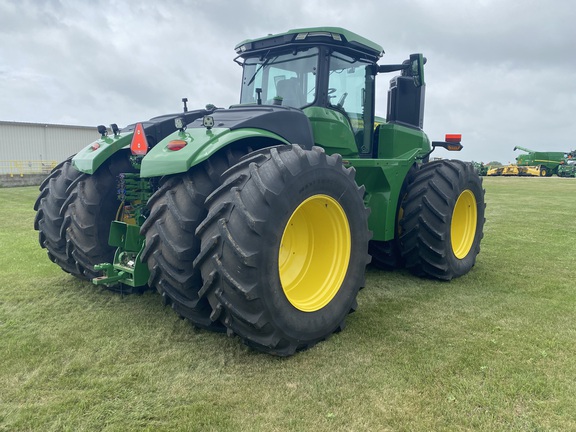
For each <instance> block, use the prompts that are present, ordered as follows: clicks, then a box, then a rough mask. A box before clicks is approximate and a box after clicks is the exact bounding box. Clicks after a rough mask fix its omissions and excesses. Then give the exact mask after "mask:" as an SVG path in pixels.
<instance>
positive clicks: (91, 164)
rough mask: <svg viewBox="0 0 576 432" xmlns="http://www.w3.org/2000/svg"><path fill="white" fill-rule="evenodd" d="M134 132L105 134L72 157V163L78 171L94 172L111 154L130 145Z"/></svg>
mask: <svg viewBox="0 0 576 432" xmlns="http://www.w3.org/2000/svg"><path fill="white" fill-rule="evenodd" d="M132 135H133V134H132V132H129V133H124V134H120V135H117V136H105V137H102V138H100V139H99V140H97V141H94V142H93V143H91V144H89V145H87V146H86V147H84V148H83V149H82V150H80V151H79V152H78V153H77V154H76V156H74V157H73V158H72V165H73V166H74V168H76V169H77V170H78V171H80V172H83V173H86V174H94V173H95V172H96V170H97V169H98V167H99V166H100V165H102V164H103V163H104V162H105V161H106V160H107V159H108V158H109V157H110V156H112V155H113V154H114V153H116V152H117V151H118V150H120V149H122V148H124V147H126V146H128V145H130V142H131V141H132Z"/></svg>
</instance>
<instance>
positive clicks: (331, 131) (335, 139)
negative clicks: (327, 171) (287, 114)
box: [303, 107, 358, 157]
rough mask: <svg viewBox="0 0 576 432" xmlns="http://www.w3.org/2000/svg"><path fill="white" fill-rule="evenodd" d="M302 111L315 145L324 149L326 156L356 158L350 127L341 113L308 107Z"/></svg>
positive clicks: (354, 142) (356, 151)
mask: <svg viewBox="0 0 576 432" xmlns="http://www.w3.org/2000/svg"><path fill="white" fill-rule="evenodd" d="M303 111H304V114H306V116H307V117H308V119H309V120H310V124H311V126H312V133H313V135H314V142H315V143H316V145H318V146H321V147H324V149H325V150H326V153H328V154H333V153H339V154H341V155H342V156H344V157H357V156H358V148H357V146H356V140H355V139H354V133H353V132H352V127H351V126H350V122H349V121H348V120H347V118H346V116H345V115H344V114H343V113H341V112H339V111H336V110H331V109H328V108H323V107H308V108H304V110H303Z"/></svg>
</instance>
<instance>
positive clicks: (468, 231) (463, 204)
mask: <svg viewBox="0 0 576 432" xmlns="http://www.w3.org/2000/svg"><path fill="white" fill-rule="evenodd" d="M477 223H478V208H477V205H476V197H475V196H474V194H473V193H472V191H471V190H469V189H466V190H465V191H463V192H462V193H461V194H460V196H459V197H458V200H457V201H456V205H455V206H454V212H453V213H452V226H451V228H450V238H451V241H452V252H454V255H455V256H456V258H458V259H463V258H465V257H466V256H467V255H468V253H469V252H470V249H471V248H472V244H473V243H474V237H475V236H476V224H477Z"/></svg>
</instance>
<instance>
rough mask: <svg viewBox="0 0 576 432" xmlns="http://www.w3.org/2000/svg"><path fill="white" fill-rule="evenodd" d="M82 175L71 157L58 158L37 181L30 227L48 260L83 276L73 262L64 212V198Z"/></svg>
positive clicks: (75, 274)
mask: <svg viewBox="0 0 576 432" xmlns="http://www.w3.org/2000/svg"><path fill="white" fill-rule="evenodd" d="M82 175H83V174H82V173H81V172H79V171H78V170H76V169H75V168H74V167H73V166H72V157H70V158H68V159H66V160H65V161H64V162H61V163H60V164H58V165H57V166H56V167H55V168H54V169H53V170H52V172H51V173H50V175H49V176H48V177H47V178H46V179H45V180H44V181H43V182H42V184H41V185H40V195H39V196H38V199H37V200H36V203H35V204H34V210H36V212H37V213H36V217H35V219H34V229H35V230H37V231H38V240H39V243H40V246H42V247H43V248H46V249H47V251H48V257H49V258H50V260H51V261H52V262H54V263H55V264H58V265H59V266H60V268H62V270H64V271H65V272H67V273H70V274H72V275H74V276H76V277H79V278H84V275H83V274H82V272H81V270H80V269H79V268H78V266H77V265H76V261H75V260H74V258H73V257H72V253H71V252H72V249H71V247H70V245H68V242H67V237H66V229H65V226H64V214H65V212H66V209H67V207H68V203H67V202H66V198H67V197H68V194H70V193H72V190H71V189H74V187H75V181H76V180H77V179H78V178H79V177H81V176H82Z"/></svg>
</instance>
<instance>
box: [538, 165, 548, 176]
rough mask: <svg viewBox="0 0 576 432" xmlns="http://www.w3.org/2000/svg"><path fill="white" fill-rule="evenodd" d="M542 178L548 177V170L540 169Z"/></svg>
mask: <svg viewBox="0 0 576 432" xmlns="http://www.w3.org/2000/svg"><path fill="white" fill-rule="evenodd" d="M540 177H548V168H546V167H543V166H541V167H540Z"/></svg>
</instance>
